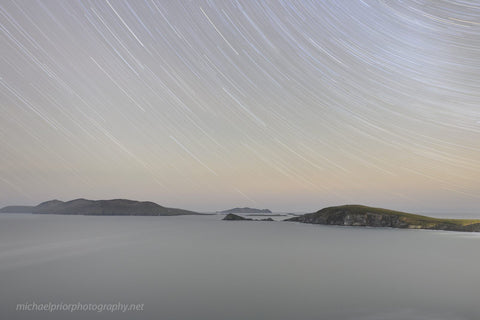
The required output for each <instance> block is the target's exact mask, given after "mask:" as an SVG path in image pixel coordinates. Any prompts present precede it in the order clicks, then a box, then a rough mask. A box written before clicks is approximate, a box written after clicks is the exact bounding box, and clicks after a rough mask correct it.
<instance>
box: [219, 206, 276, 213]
mask: <svg viewBox="0 0 480 320" xmlns="http://www.w3.org/2000/svg"><path fill="white" fill-rule="evenodd" d="M217 213H272V211H270V210H268V209H255V208H248V207H244V208H233V209H228V210H223V211H220V212H218V211H217Z"/></svg>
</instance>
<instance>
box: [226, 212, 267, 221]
mask: <svg viewBox="0 0 480 320" xmlns="http://www.w3.org/2000/svg"><path fill="white" fill-rule="evenodd" d="M222 220H226V221H274V220H273V219H272V218H266V219H249V218H245V217H242V216H239V215H237V214H233V213H229V214H227V215H226V216H225V217H224V218H223V219H222Z"/></svg>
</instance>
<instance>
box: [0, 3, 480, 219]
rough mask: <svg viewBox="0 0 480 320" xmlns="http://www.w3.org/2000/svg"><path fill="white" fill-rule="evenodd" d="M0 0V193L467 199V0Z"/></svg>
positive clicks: (236, 201) (191, 198)
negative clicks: (0, 51)
mask: <svg viewBox="0 0 480 320" xmlns="http://www.w3.org/2000/svg"><path fill="white" fill-rule="evenodd" d="M0 3H1V6H0V28H1V30H0V35H1V39H0V41H1V50H2V53H1V55H0V66H1V75H0V77H1V78H0V96H1V105H0V108H1V116H0V205H10V204H37V203H39V202H41V201H45V200H49V199H53V198H58V199H61V200H70V199H74V198H79V197H84V198H90V199H111V198H130V199H136V200H151V201H155V202H157V203H159V204H161V205H165V206H172V207H181V208H185V209H191V210H199V211H215V210H222V209H226V208H230V207H235V206H250V207H259V208H270V209H272V210H275V211H313V210H317V209H320V208H322V207H325V206H328V205H336V204H345V203H361V204H366V205H374V206H381V207H389V208H392V209H399V210H405V211H407V210H408V211H413V212H451V213H461V212H474V213H475V212H476V213H478V214H479V215H480V209H479V208H480V4H479V3H478V2H476V1H373V0H372V1H367V0H364V1H294V2H293V1H292V2H290V1H154V0H142V1H140V0H138V1H121V0H118V1H116V0H108V1H107V0H106V1H33V0H27V1H3V0H2V1H0Z"/></svg>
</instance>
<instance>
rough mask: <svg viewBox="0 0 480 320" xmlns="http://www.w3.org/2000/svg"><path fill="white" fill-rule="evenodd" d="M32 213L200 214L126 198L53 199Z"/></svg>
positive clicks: (34, 209)
mask: <svg viewBox="0 0 480 320" xmlns="http://www.w3.org/2000/svg"><path fill="white" fill-rule="evenodd" d="M32 213H41V214H80V215H117V216H118V215H120V216H126V215H134V216H174V215H188V214H198V213H197V212H193V211H188V210H182V209H175V208H166V207H162V206H160V205H158V204H156V203H154V202H149V201H134V200H126V199H114V200H87V199H76V200H72V201H67V202H63V201H59V200H51V201H46V202H43V203H41V204H39V205H38V206H36V207H34V208H33V211H32Z"/></svg>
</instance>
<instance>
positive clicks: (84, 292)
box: [0, 214, 480, 320]
mask: <svg viewBox="0 0 480 320" xmlns="http://www.w3.org/2000/svg"><path fill="white" fill-rule="evenodd" d="M222 217H223V216H220V215H214V216H200V217H197V216H191V217H189V216H184V217H92V216H54V215H51V216H50V215H41V216H40V215H39V216H37V215H27V214H9V215H8V214H1V215H0V318H1V319H86V318H88V319H133V318H134V319H195V320H202V319H206V320H207V319H208V320H216V319H218V320H220V319H221V320H224V319H229V320H230V319H242V320H243V319H275V320H277V319H300V320H301V319H329V320H330V319H332V320H335V319H352V320H353V319H355V320H357V319H360V320H400V319H402V320H405V319H414V320H417V319H418V320H433V319H435V320H443V319H445V320H455V319H472V320H473V319H479V318H480V311H479V308H478V303H479V298H478V297H479V293H480V278H479V277H478V266H479V265H480V255H479V254H478V247H479V245H480V235H479V234H465V233H456V232H442V231H420V230H398V229H380V228H361V227H359V228H355V227H334V226H319V225H304V224H297V223H289V222H281V221H275V222H253V221H221V219H222ZM25 302H36V303H48V302H52V303H60V302H63V303H78V302H80V303H118V302H121V303H143V304H144V310H143V311H138V312H135V313H133V312H126V313H118V312H117V313H109V312H102V313H95V312H89V313H85V312H75V313H65V312H54V313H47V312H40V311H37V312H28V311H15V308H16V305H17V304H18V303H25Z"/></svg>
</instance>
